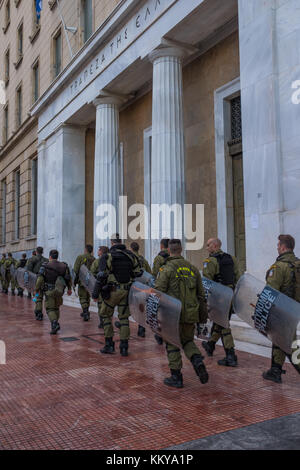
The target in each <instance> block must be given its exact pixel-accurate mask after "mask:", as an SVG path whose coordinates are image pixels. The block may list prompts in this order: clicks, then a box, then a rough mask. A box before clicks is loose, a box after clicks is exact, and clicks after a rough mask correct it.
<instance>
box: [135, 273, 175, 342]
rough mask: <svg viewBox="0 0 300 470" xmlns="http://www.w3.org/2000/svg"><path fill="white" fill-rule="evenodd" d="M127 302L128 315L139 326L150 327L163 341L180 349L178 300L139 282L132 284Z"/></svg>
mask: <svg viewBox="0 0 300 470" xmlns="http://www.w3.org/2000/svg"><path fill="white" fill-rule="evenodd" d="M128 300H129V310H130V314H131V315H132V316H133V318H134V319H135V321H136V322H137V323H138V324H139V325H142V326H143V327H147V326H148V327H150V328H151V330H152V331H153V332H154V333H155V334H157V335H159V336H161V337H162V338H163V340H164V341H166V342H167V343H170V344H174V345H176V346H178V347H180V348H181V342H180V337H179V320H180V314H181V302H180V300H177V299H175V298H174V297H170V296H169V295H167V294H163V293H162V292H159V291H158V290H156V289H153V288H151V287H149V286H147V285H146V284H142V283H141V282H134V283H133V284H132V286H131V289H130V291H129V299H128Z"/></svg>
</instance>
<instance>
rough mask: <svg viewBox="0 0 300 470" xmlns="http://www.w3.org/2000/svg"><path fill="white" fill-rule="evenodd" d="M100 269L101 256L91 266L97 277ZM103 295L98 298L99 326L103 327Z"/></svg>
mask: <svg viewBox="0 0 300 470" xmlns="http://www.w3.org/2000/svg"><path fill="white" fill-rule="evenodd" d="M99 271H100V258H98V259H96V260H95V261H94V262H93V264H92V266H91V273H92V274H93V276H94V277H97V275H98V273H99ZM102 302H103V300H102V297H101V294H100V295H99V298H98V317H99V320H100V323H99V326H100V325H101V328H102V327H103V326H102V325H103V317H102V316H101V307H102Z"/></svg>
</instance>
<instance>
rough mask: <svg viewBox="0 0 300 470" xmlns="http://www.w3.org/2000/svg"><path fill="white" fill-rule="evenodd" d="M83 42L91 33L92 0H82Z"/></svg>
mask: <svg viewBox="0 0 300 470" xmlns="http://www.w3.org/2000/svg"><path fill="white" fill-rule="evenodd" d="M82 8H83V28H84V42H86V41H87V40H88V39H89V38H90V37H91V35H92V34H93V0H83V3H82Z"/></svg>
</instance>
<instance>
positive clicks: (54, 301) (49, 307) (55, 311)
mask: <svg viewBox="0 0 300 470" xmlns="http://www.w3.org/2000/svg"><path fill="white" fill-rule="evenodd" d="M62 304H63V299H62V296H57V295H54V294H53V291H47V292H45V308H46V312H47V315H48V317H49V320H50V321H54V320H57V321H58V320H59V313H60V312H59V307H60V306H61V305H62Z"/></svg>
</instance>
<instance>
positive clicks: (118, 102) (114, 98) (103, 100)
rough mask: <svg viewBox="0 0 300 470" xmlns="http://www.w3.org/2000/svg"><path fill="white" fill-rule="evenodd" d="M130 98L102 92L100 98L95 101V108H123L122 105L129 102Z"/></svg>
mask: <svg viewBox="0 0 300 470" xmlns="http://www.w3.org/2000/svg"><path fill="white" fill-rule="evenodd" d="M129 98H130V96H128V95H121V94H116V93H110V92H108V91H104V90H102V91H101V92H100V93H99V96H98V97H97V98H96V99H95V100H94V101H93V104H94V106H96V108H98V107H99V106H101V105H115V106H117V107H118V108H120V106H122V104H124V103H126V101H128V100H129Z"/></svg>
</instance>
